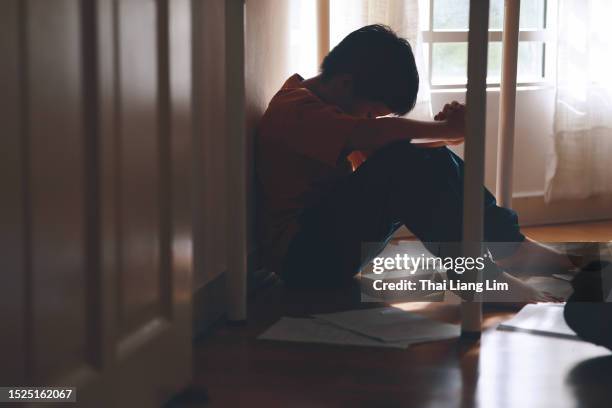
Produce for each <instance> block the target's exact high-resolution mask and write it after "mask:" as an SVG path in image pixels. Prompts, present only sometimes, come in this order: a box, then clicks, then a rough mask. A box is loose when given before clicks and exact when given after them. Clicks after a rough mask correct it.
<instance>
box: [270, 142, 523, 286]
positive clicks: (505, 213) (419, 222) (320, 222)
mask: <svg viewBox="0 0 612 408" xmlns="http://www.w3.org/2000/svg"><path fill="white" fill-rule="evenodd" d="M463 170H464V169H463V161H462V160H461V159H460V158H459V157H458V156H457V155H455V154H454V153H453V152H451V151H450V150H449V149H447V148H437V149H419V148H416V147H414V146H413V145H412V144H410V143H408V142H398V143H394V144H391V145H389V146H386V147H384V148H382V149H380V150H378V151H377V152H376V153H375V154H373V155H372V156H371V157H370V158H369V159H368V160H367V161H366V162H365V163H364V164H362V165H361V166H360V167H359V168H358V169H357V171H355V172H354V173H353V174H351V175H350V176H348V177H347V178H346V179H344V180H343V181H341V182H339V183H338V184H337V185H336V186H335V188H334V190H333V191H331V192H330V193H329V194H328V195H327V196H326V197H325V199H324V200H323V201H322V202H321V203H320V204H319V205H317V206H315V207H312V208H308V209H306V210H305V211H304V212H303V214H302V215H301V217H300V224H301V229H300V231H299V232H298V233H297V235H296V236H295V237H294V239H293V240H292V242H291V243H290V246H289V249H288V252H287V255H286V257H285V260H284V263H283V269H282V271H281V278H282V279H283V280H284V282H285V283H286V284H287V285H288V286H293V287H320V286H339V285H342V284H344V283H347V282H348V281H349V280H350V279H351V278H352V277H353V276H354V275H355V274H357V273H358V272H359V270H360V269H361V267H362V266H363V265H364V264H365V263H367V262H369V261H370V260H371V258H373V257H374V256H376V254H377V252H379V251H381V250H382V249H383V248H384V247H385V245H386V244H387V242H388V241H389V239H390V238H391V236H392V234H393V233H394V232H395V230H396V229H397V228H399V227H400V226H401V225H405V226H406V227H407V228H408V229H409V230H410V231H412V233H414V234H415V235H416V236H417V237H418V238H419V239H420V240H421V241H422V242H424V243H457V242H460V241H461V237H462V231H463V227H462V219H463ZM484 218H485V219H484V237H485V241H486V242H516V243H519V242H522V241H523V240H524V238H525V237H524V236H523V235H522V234H521V233H520V230H519V226H518V219H517V216H516V214H515V213H514V212H513V211H511V210H509V209H505V208H501V207H498V206H497V205H496V202H495V198H494V197H493V196H492V195H491V193H490V192H489V191H486V190H485V193H484ZM364 243H378V245H375V246H374V248H373V249H372V248H371V249H370V250H369V251H368V253H363V252H362V244H364ZM455 246H456V245H455ZM428 249H430V250H431V251H432V252H433V253H434V255H437V256H449V255H451V254H441V253H440V248H439V247H438V248H431V247H428ZM490 250H491V252H492V253H493V255H494V257H496V258H503V257H505V256H507V255H509V254H510V253H511V252H512V251H513V250H514V247H509V246H508V245H504V246H501V247H499V248H494V247H493V246H491V247H490Z"/></svg>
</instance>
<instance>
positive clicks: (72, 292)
mask: <svg viewBox="0 0 612 408" xmlns="http://www.w3.org/2000/svg"><path fill="white" fill-rule="evenodd" d="M79 24H80V16H79V4H78V1H75V0H62V1H53V2H49V1H45V0H36V1H30V2H29V3H28V21H27V28H26V32H27V34H26V35H27V39H28V43H27V45H26V47H27V60H28V71H27V78H28V84H27V95H26V98H27V100H28V101H29V103H28V112H27V115H26V126H27V133H28V135H27V137H28V149H29V163H28V164H29V165H28V168H27V171H28V172H29V174H28V175H27V177H28V179H29V183H28V184H29V192H28V194H29V200H30V208H29V210H30V213H29V222H30V251H31V252H30V262H31V264H30V274H31V278H30V279H31V282H30V285H31V286H30V290H31V293H30V302H31V304H30V305H29V309H30V310H31V313H32V314H31V316H30V318H31V319H32V323H31V328H32V332H31V334H30V335H31V340H32V354H31V360H30V361H31V364H32V366H31V370H32V372H33V373H35V378H36V379H39V380H42V379H44V378H49V377H54V376H60V375H62V374H64V373H65V371H67V370H74V369H76V368H77V367H79V366H80V365H82V364H84V363H85V361H84V359H85V347H86V345H85V338H86V336H85V321H86V314H87V309H86V303H85V294H86V293H85V272H86V269H85V250H84V249H85V237H84V232H85V207H84V179H83V177H84V171H83V170H84V167H83V165H84V149H83V112H82V110H81V106H82V104H83V100H82V86H81V84H82V80H81V72H82V65H81V59H80V37H81V36H80V28H79ZM58 316H61V319H58Z"/></svg>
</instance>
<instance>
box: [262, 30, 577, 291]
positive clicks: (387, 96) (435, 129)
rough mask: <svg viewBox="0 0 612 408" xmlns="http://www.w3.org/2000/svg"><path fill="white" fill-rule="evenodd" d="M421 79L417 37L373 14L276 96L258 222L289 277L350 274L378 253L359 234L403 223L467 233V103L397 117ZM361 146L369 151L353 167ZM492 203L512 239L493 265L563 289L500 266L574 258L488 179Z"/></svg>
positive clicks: (337, 278)
mask: <svg viewBox="0 0 612 408" xmlns="http://www.w3.org/2000/svg"><path fill="white" fill-rule="evenodd" d="M418 89H419V75H418V72H417V68H416V64H415V60H414V56H413V53H412V50H411V47H410V45H409V44H408V42H407V41H406V40H405V39H402V38H399V37H398V36H397V35H396V34H395V33H394V32H393V31H391V30H390V29H389V28H388V27H385V26H381V25H371V26H367V27H363V28H361V29H359V30H357V31H355V32H353V33H351V34H349V35H348V36H347V37H346V38H345V39H344V40H343V41H342V42H341V43H340V44H338V46H336V47H335V48H334V49H333V50H332V51H331V52H330V53H329V55H328V56H327V57H326V58H325V60H324V61H323V64H322V67H321V74H320V75H319V76H316V77H314V78H310V79H303V78H302V77H300V76H299V75H297V74H296V75H293V76H291V77H290V78H289V79H288V80H287V81H286V82H285V84H284V85H283V87H282V88H281V89H280V91H278V93H277V94H276V95H275V96H274V98H272V101H271V102H270V105H269V106H268V109H267V110H266V112H265V114H264V116H263V118H262V119H261V123H260V128H259V135H258V140H257V144H256V162H257V175H258V184H259V191H258V194H259V196H260V198H261V202H260V204H261V205H260V207H261V210H262V214H261V217H262V218H261V220H260V224H261V225H262V227H263V231H262V232H263V235H262V242H263V251H264V255H265V260H266V266H267V267H268V268H270V269H271V270H273V271H275V272H277V273H278V274H279V275H280V277H281V279H282V280H283V281H284V283H285V284H286V285H287V286H290V287H321V286H340V285H343V284H345V283H348V282H349V281H350V279H351V278H352V277H353V276H354V275H355V274H357V273H358V272H359V271H360V269H361V267H362V266H363V265H364V262H367V261H368V260H369V259H364V256H363V255H362V253H361V251H362V244H363V243H366V242H378V243H380V249H381V250H382V248H383V247H384V245H385V244H386V243H387V242H388V241H389V239H390V238H391V236H392V234H393V233H394V232H395V231H396V230H397V228H399V227H400V226H402V225H405V226H406V227H407V228H408V229H409V230H410V231H412V233H414V234H415V235H416V236H417V237H418V238H419V239H420V240H421V241H423V242H438V243H440V242H459V241H461V236H462V218H463V217H462V214H463V209H462V206H463V161H462V160H461V159H460V158H459V157H458V156H457V155H455V154H454V153H453V152H452V151H451V150H449V149H448V148H447V146H448V145H456V144H460V143H462V142H463V138H464V136H465V107H464V106H463V105H461V104H459V103H457V102H453V103H451V104H447V105H446V106H445V107H444V110H443V111H442V112H440V113H438V114H437V115H436V117H435V121H433V122H423V121H417V120H411V119H406V118H402V117H400V116H403V115H405V114H407V113H408V112H410V110H411V109H412V108H413V107H414V105H415V102H416V98H417V92H418ZM391 115H392V116H391ZM412 139H419V144H415V143H412V142H411V141H412ZM355 152H359V153H361V154H363V155H364V157H366V159H365V161H364V162H363V164H361V165H360V166H359V167H358V168H357V169H356V170H354V171H353V169H352V168H351V165H350V162H349V160H348V157H349V155H350V154H351V153H353V154H355ZM366 152H367V154H366ZM484 208H485V210H484V217H485V228H484V237H485V242H491V243H493V242H504V243H514V244H513V245H504V248H503V249H500V248H499V247H501V246H498V247H496V246H495V245H491V246H490V248H489V250H490V251H491V253H492V254H493V256H494V258H495V262H496V263H492V262H491V264H492V267H489V268H488V269H489V270H487V271H485V274H486V273H495V274H496V279H497V280H498V281H500V280H503V281H506V282H508V283H509V285H510V288H511V291H512V292H513V297H514V298H515V299H516V298H520V299H522V300H524V301H525V302H533V301H551V300H554V298H553V297H552V296H550V295H549V294H546V293H541V292H539V291H537V290H535V289H534V288H532V287H530V286H528V285H526V284H525V283H523V282H522V281H520V280H519V279H517V278H515V277H513V276H511V275H509V274H508V273H506V272H502V270H501V269H500V268H506V267H512V268H520V267H521V266H523V265H524V264H525V263H526V262H528V261H529V262H533V259H537V262H538V263H539V264H541V265H547V266H553V267H554V268H562V269H568V268H571V267H573V264H572V262H570V260H569V259H568V258H567V256H565V255H562V254H558V253H556V252H553V251H551V250H548V249H546V248H545V247H543V246H541V245H539V244H537V243H535V242H534V241H532V240H529V239H527V238H526V237H525V236H524V235H523V234H521V231H520V228H519V226H518V219H517V216H516V214H515V213H514V212H513V211H512V210H509V209H506V208H501V207H499V206H497V205H496V201H495V199H494V197H493V196H492V195H491V193H489V192H488V191H485V197H484ZM371 255H372V254H371ZM434 255H438V256H442V255H441V254H439V253H438V254H434ZM531 266H533V265H532V264H531Z"/></svg>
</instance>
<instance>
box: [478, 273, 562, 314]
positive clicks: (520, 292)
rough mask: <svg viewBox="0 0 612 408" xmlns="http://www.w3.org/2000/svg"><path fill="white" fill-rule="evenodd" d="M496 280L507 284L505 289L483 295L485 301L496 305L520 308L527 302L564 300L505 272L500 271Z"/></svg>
mask: <svg viewBox="0 0 612 408" xmlns="http://www.w3.org/2000/svg"><path fill="white" fill-rule="evenodd" d="M496 280H497V281H498V282H505V283H507V284H508V290H507V291H503V292H488V293H487V295H486V296H485V302H486V303H488V304H494V305H495V306H496V307H504V308H506V307H507V308H521V307H523V306H525V305H526V304H529V303H542V302H548V303H558V302H563V301H564V299H561V298H558V297H556V296H554V295H552V294H551V293H548V292H544V291H541V290H538V289H536V288H534V287H533V286H531V285H529V284H527V283H525V282H523V281H522V280H520V279H518V278H516V277H514V276H512V275H510V274H509V273H507V272H504V273H502V274H501V275H500V277H498V278H496Z"/></svg>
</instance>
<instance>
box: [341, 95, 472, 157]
mask: <svg viewBox="0 0 612 408" xmlns="http://www.w3.org/2000/svg"><path fill="white" fill-rule="evenodd" d="M435 120H436V121H435V122H424V121H418V120H412V119H404V118H389V117H384V118H379V119H366V120H364V121H362V122H361V123H360V124H359V125H358V126H357V128H356V129H355V132H354V133H353V134H352V136H351V137H350V138H349V140H348V144H349V146H348V147H349V148H350V149H352V150H376V149H378V148H380V147H382V146H385V145H387V144H389V143H393V142H397V141H400V140H413V139H419V141H418V143H422V144H424V145H425V146H424V147H427V146H429V147H433V146H437V145H444V144H458V143H461V142H462V141H463V137H464V134H465V106H464V105H461V104H458V103H456V102H454V103H453V104H452V105H448V104H447V105H446V106H445V107H444V111H443V112H440V113H439V114H438V115H436V118H435Z"/></svg>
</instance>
